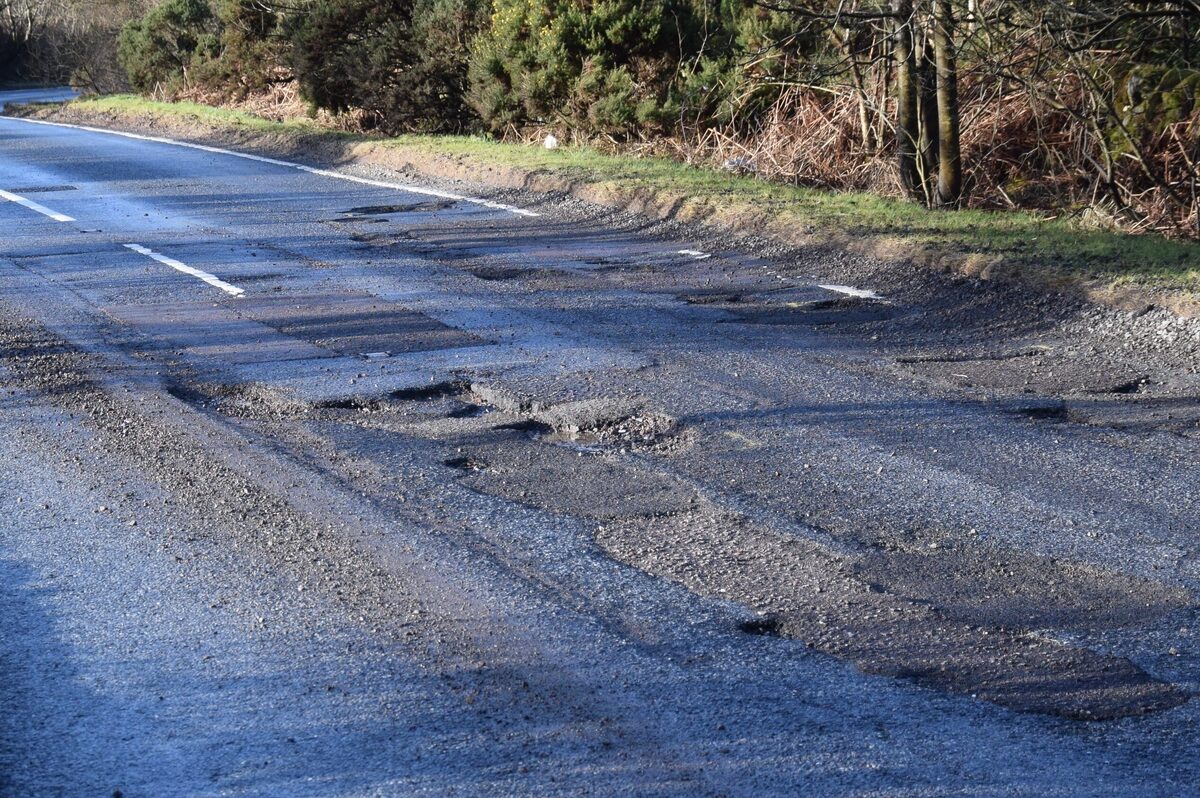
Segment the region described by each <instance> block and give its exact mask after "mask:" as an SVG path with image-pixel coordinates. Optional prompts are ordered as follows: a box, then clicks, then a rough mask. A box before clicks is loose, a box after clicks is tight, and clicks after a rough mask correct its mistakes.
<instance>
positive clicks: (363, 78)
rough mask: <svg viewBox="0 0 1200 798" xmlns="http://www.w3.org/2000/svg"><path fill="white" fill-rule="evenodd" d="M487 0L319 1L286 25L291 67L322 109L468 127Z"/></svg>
mask: <svg viewBox="0 0 1200 798" xmlns="http://www.w3.org/2000/svg"><path fill="white" fill-rule="evenodd" d="M484 19H485V12H484V7H483V5H482V3H481V2H480V0H415V2H412V0H318V2H315V3H313V4H311V5H310V6H308V7H307V9H306V11H305V13H304V14H303V15H297V16H295V17H293V18H292V19H291V21H290V23H289V24H288V25H287V26H286V29H287V35H288V38H289V40H290V41H291V45H292V66H293V68H294V71H295V75H296V78H297V80H298V81H299V83H300V87H301V90H302V92H303V94H304V96H305V97H306V98H307V99H308V100H309V101H310V102H311V103H312V105H313V106H314V107H315V108H323V109H326V110H330V111H334V112H341V111H348V110H350V109H361V110H363V111H366V112H367V114H368V116H367V119H368V120H370V121H371V122H373V123H374V124H375V125H377V126H378V127H380V128H382V129H384V130H387V131H423V132H434V131H449V130H461V129H464V128H465V127H467V126H468V125H469V124H470V121H471V117H470V114H469V113H468V111H467V107H466V105H465V102H464V94H465V91H466V80H467V43H468V42H469V41H470V39H471V38H472V37H473V36H474V35H475V33H476V32H477V31H478V30H479V28H480V26H481V24H482V23H483V21H484Z"/></svg>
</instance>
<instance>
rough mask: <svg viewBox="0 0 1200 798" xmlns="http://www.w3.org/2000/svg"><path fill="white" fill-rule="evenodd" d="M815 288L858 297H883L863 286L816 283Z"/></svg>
mask: <svg viewBox="0 0 1200 798" xmlns="http://www.w3.org/2000/svg"><path fill="white" fill-rule="evenodd" d="M817 288H824V289H825V290H826V291H835V292H837V293H839V294H846V295H847V296H856V297H858V298H859V299H883V297H881V296H880V295H879V294H877V293H875V292H874V291H868V290H867V289H865V288H855V287H853V286H849V285H818V286H817Z"/></svg>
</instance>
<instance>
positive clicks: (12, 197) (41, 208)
mask: <svg viewBox="0 0 1200 798" xmlns="http://www.w3.org/2000/svg"><path fill="white" fill-rule="evenodd" d="M0 197H4V199H6V200H8V201H9V202H15V203H17V204H18V205H24V206H25V207H26V208H28V209H29V210H31V211H37V212H38V213H40V214H42V215H43V216H49V217H50V218H51V219H53V220H54V221H56V222H73V221H75V220H74V219H72V218H71V217H70V216H67V215H66V214H65V213H59V212H58V211H52V210H50V209H49V208H47V207H46V206H45V205H39V204H38V203H36V202H34V201H33V200H28V199H25V198H24V197H18V196H17V195H16V194H13V193H11V192H8V191H4V190H3V189H0Z"/></svg>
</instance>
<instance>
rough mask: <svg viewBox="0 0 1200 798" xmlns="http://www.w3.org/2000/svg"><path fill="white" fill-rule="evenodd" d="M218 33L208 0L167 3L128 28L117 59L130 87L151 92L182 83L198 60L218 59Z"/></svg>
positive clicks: (118, 48)
mask: <svg viewBox="0 0 1200 798" xmlns="http://www.w3.org/2000/svg"><path fill="white" fill-rule="evenodd" d="M215 31H216V24H215V21H214V19H213V13H212V9H211V8H210V7H209V5H208V3H207V2H205V0H167V2H165V3H163V4H162V5H159V6H156V7H154V8H152V9H150V11H148V12H146V15H145V16H144V17H142V18H141V19H136V20H134V21H132V22H130V23H129V24H128V25H126V26H125V29H124V30H122V31H121V34H120V37H119V38H118V40H117V58H118V59H119V60H120V62H121V65H122V66H123V67H124V68H125V71H126V72H127V73H128V74H129V82H130V84H131V85H132V86H133V87H134V88H135V89H137V90H138V91H140V92H151V91H154V90H155V89H156V88H160V87H166V86H170V85H173V84H176V83H177V82H178V81H180V80H183V79H184V78H185V77H186V75H187V72H188V70H189V68H190V67H191V66H192V65H193V64H194V63H196V61H197V60H203V59H204V58H206V57H209V56H212V55H215V49H216V37H215Z"/></svg>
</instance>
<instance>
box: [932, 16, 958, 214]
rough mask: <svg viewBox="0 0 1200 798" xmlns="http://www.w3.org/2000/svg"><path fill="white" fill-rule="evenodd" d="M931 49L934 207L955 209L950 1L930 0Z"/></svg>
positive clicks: (955, 133) (955, 100)
mask: <svg viewBox="0 0 1200 798" xmlns="http://www.w3.org/2000/svg"><path fill="white" fill-rule="evenodd" d="M933 8H934V12H933V17H934V19H933V46H934V51H935V57H936V59H937V111H938V179H937V195H936V198H935V203H934V204H935V205H937V207H939V208H952V207H957V206H958V203H959V200H960V199H961V198H962V153H961V151H960V147H959V118H958V63H957V58H956V56H955V53H954V9H953V7H952V6H951V0H934V6H933Z"/></svg>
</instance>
